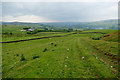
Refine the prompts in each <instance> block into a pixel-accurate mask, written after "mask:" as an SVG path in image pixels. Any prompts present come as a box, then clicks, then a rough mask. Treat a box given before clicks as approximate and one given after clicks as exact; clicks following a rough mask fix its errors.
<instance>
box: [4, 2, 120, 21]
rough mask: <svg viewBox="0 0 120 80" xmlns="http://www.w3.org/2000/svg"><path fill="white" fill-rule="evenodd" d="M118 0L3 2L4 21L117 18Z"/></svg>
mask: <svg viewBox="0 0 120 80" xmlns="http://www.w3.org/2000/svg"><path fill="white" fill-rule="evenodd" d="M117 17H118V2H3V3H2V19H3V21H8V22H13V21H19V22H89V21H99V20H106V19H117Z"/></svg>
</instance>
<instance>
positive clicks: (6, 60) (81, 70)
mask: <svg viewBox="0 0 120 80" xmlns="http://www.w3.org/2000/svg"><path fill="white" fill-rule="evenodd" d="M89 32H93V33H89ZM94 32H103V33H106V34H101V33H94ZM114 32H117V30H88V31H82V32H78V33H77V34H71V35H67V36H63V37H53V38H45V39H38V40H31V41H24V42H15V43H3V44H2V69H3V74H2V76H3V78H118V77H117V76H118V60H117V58H118V44H119V43H118V42H117V39H116V40H115V41H114V40H113V41H112V40H108V39H105V38H106V35H108V34H109V35H111V34H112V33H114ZM43 33H44V32H40V33H38V34H43ZM45 33H47V34H46V36H53V35H58V34H59V35H65V34H70V33H72V32H69V33H63V32H58V33H57V32H55V33H54V34H52V35H51V34H49V33H50V32H45ZM52 33H53V32H52ZM38 34H36V35H38ZM43 35H44V34H43ZM12 36H13V35H12ZM116 36H117V35H116ZM37 37H41V36H37ZM7 38H8V37H5V36H4V37H3V41H12V40H19V38H16V39H14V38H12V39H10V37H9V39H7ZM20 38H21V37H20ZM30 38H34V35H33V36H32V37H31V36H30ZM35 38H36V37H35ZM22 39H29V38H27V37H23V38H22ZM114 39H115V38H114Z"/></svg>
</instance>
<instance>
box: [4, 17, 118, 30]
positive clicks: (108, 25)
mask: <svg viewBox="0 0 120 80" xmlns="http://www.w3.org/2000/svg"><path fill="white" fill-rule="evenodd" d="M2 24H3V25H24V26H29V27H39V26H43V27H47V28H50V29H66V28H73V29H118V20H117V19H111V20H102V21H96V22H52V23H25V22H2Z"/></svg>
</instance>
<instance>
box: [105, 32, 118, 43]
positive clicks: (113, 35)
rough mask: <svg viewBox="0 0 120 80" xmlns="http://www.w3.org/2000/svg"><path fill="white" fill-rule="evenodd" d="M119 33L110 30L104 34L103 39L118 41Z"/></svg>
mask: <svg viewBox="0 0 120 80" xmlns="http://www.w3.org/2000/svg"><path fill="white" fill-rule="evenodd" d="M119 35H120V31H116V32H112V33H109V34H107V35H105V36H104V38H103V40H106V41H114V42H120V40H119V39H118V37H119Z"/></svg>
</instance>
